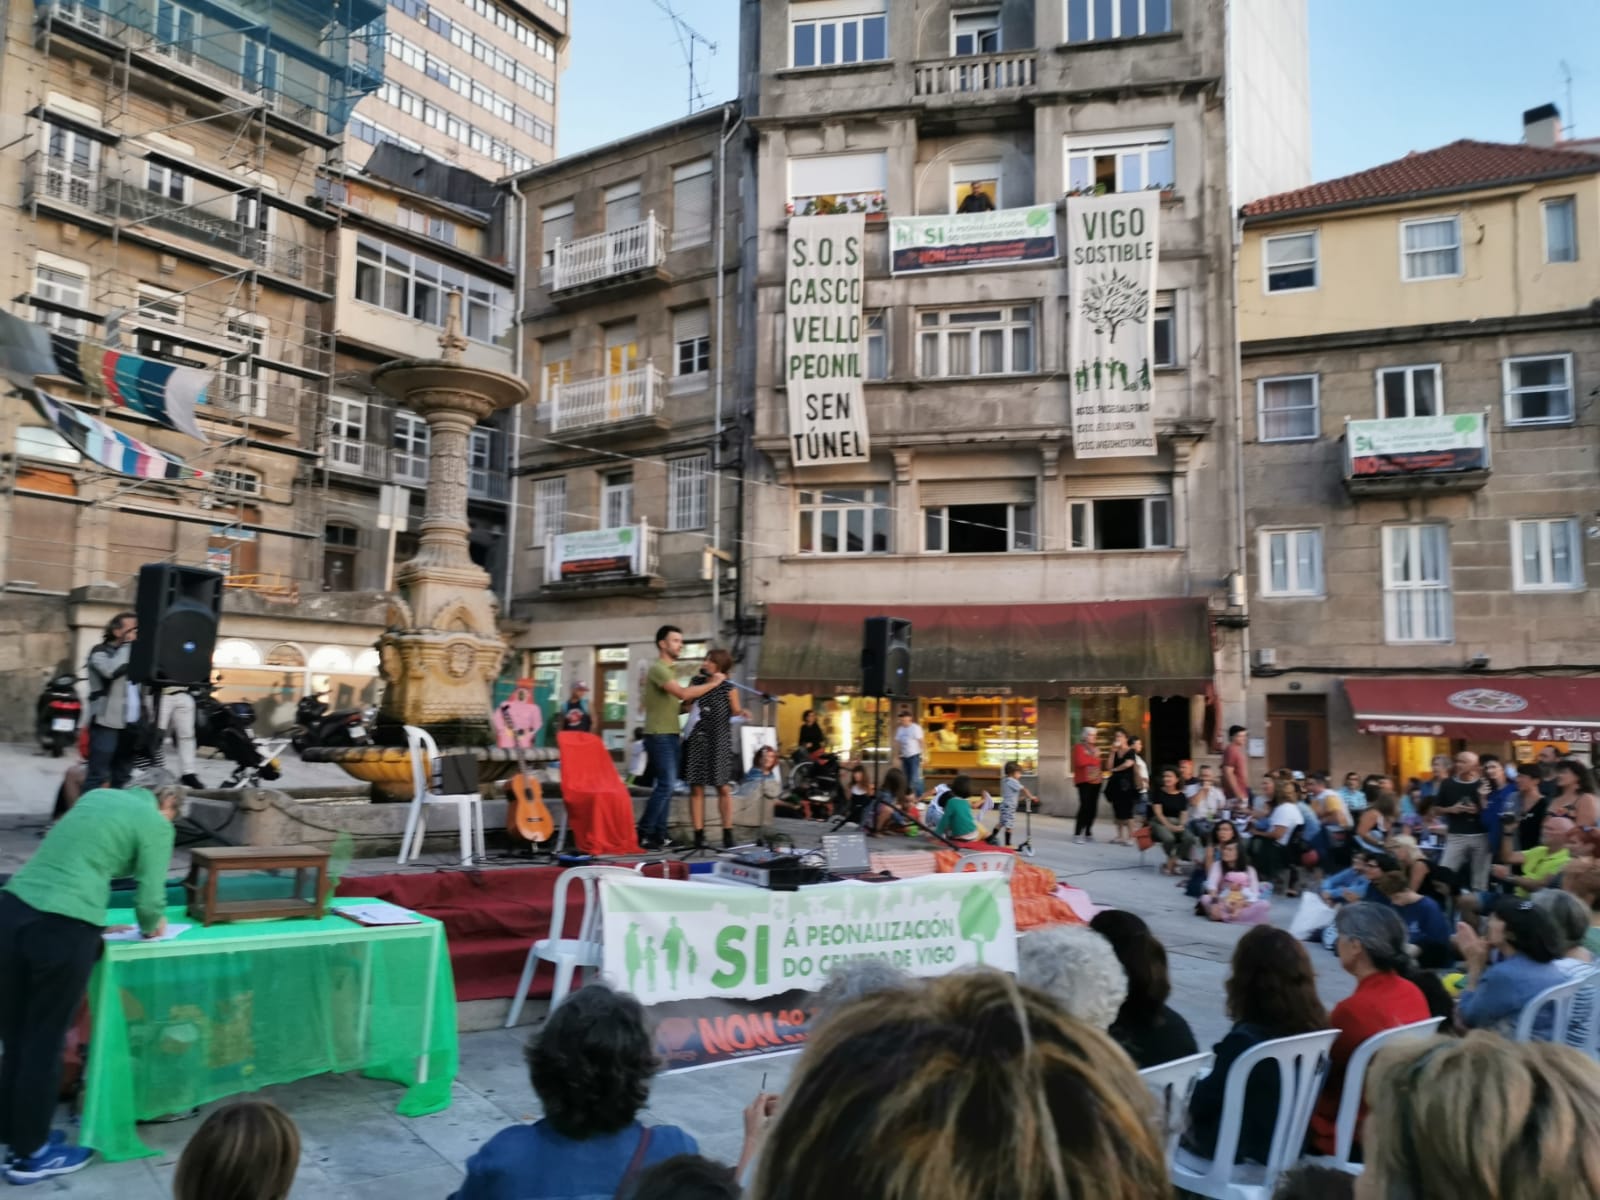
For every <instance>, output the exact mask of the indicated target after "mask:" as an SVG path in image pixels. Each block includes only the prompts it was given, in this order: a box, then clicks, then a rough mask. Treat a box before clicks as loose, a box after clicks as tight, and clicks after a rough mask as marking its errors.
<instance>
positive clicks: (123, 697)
mask: <svg viewBox="0 0 1600 1200" xmlns="http://www.w3.org/2000/svg"><path fill="white" fill-rule="evenodd" d="M138 635H139V618H138V617H137V616H136V615H135V614H133V613H131V612H122V613H118V614H117V615H116V616H114V617H112V618H111V620H109V621H107V622H106V630H105V635H104V636H103V637H102V638H101V639H100V644H99V645H98V646H96V647H95V648H94V649H93V650H91V651H89V662H88V674H89V772H88V775H87V777H86V778H85V779H84V781H83V787H84V790H85V791H93V790H94V789H95V788H98V787H105V786H106V785H107V784H108V783H109V784H110V785H111V786H112V787H116V788H120V787H123V786H125V785H126V784H127V782H128V777H129V775H130V774H132V771H133V756H134V751H135V750H136V749H137V747H138V736H139V735H138V730H139V704H140V696H139V688H138V685H137V684H135V683H133V682H131V681H130V680H129V679H128V660H129V659H130V658H131V657H132V656H133V643H134V639H135V638H137V637H138Z"/></svg>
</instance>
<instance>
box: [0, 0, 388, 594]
mask: <svg viewBox="0 0 1600 1200" xmlns="http://www.w3.org/2000/svg"><path fill="white" fill-rule="evenodd" d="M0 11H4V10H3V9H0ZM385 11H386V4H385V3H384V2H383V0H36V2H35V4H34V18H33V21H32V24H31V28H30V29H29V30H28V32H29V33H30V34H31V49H32V51H33V53H32V54H31V55H29V70H28V72H27V82H26V91H27V95H26V100H25V104H24V105H23V108H24V111H25V113H26V116H27V118H28V123H27V134H26V137H27V144H26V145H25V146H23V147H22V148H21V155H20V157H21V164H22V172H21V189H20V196H18V200H19V201H20V206H21V209H22V215H23V216H24V217H26V218H28V219H23V220H18V221H17V222H16V228H17V236H16V237H15V239H14V240H13V243H12V245H13V254H14V255H15V256H17V258H18V261H17V262H15V263H14V270H13V277H14V278H15V279H18V280H33V283H32V285H25V286H24V288H23V289H22V294H20V295H17V296H16V297H15V304H14V306H13V307H14V310H15V311H16V312H17V313H18V315H22V316H24V317H32V318H33V319H36V320H43V321H44V322H46V323H47V324H50V325H52V326H53V327H55V328H58V329H62V330H65V331H68V332H74V333H80V334H82V335H83V336H85V337H87V338H89V339H91V340H103V341H105V342H106V343H107V344H108V345H111V346H114V347H119V348H122V349H126V350H132V351H136V352H138V353H141V354H143V355H145V356H148V357H154V358H159V359H162V360H164V361H168V362H176V363H182V364H188V365H194V366H199V367H202V368H204V369H208V370H213V371H214V372H215V376H214V379H213V382H212V384H211V386H210V387H209V388H208V391H207V403H206V404H205V405H204V406H202V408H201V409H200V410H199V415H200V416H201V417H202V418H204V424H205V425H206V426H207V427H208V428H209V430H210V435H211V438H212V441H211V444H210V445H209V446H206V447H203V448H202V447H196V448H195V450H194V451H193V452H189V453H186V454H185V458H186V461H188V462H189V463H190V464H191V465H193V466H196V467H199V468H201V469H204V470H207V471H209V472H210V473H211V474H210V476H209V478H208V479H206V480H202V481H194V482H190V483H178V484H175V483H173V482H171V481H158V480H143V479H112V480H102V481H100V483H99V485H98V486H96V487H95V488H93V489H92V492H93V494H92V495H91V496H90V497H89V498H88V499H87V501H86V503H87V504H88V505H89V506H90V507H101V508H109V509H112V510H115V511H116V512H119V513H145V512H147V511H148V514H149V515H151V516H157V515H166V516H169V517H170V518H171V519H172V520H174V521H188V522H200V523H206V522H208V521H209V522H211V523H212V525H213V529H212V543H213V545H215V544H216V542H217V539H218V538H219V537H221V538H222V539H223V540H225V541H226V540H227V534H226V531H227V530H230V529H232V530H236V531H237V533H238V537H237V539H236V541H237V543H238V544H242V543H245V542H248V541H250V540H253V539H254V538H256V537H257V536H259V534H260V533H263V532H270V533H278V534H283V535H287V536H289V537H292V538H299V539H302V544H304V543H305V542H308V541H310V540H311V539H313V538H320V536H321V525H320V517H319V516H318V514H317V513H316V512H315V506H314V505H307V504H299V505H295V504H292V503H290V501H291V500H292V498H293V497H294V495H295V493H296V491H297V490H298V487H299V485H300V484H301V483H303V482H304V481H307V480H309V479H311V478H312V475H313V472H312V470H311V466H312V464H314V463H315V462H316V460H317V458H318V456H319V455H320V453H321V450H322V446H321V442H322V439H323V435H324V425H325V423H326V407H327V395H328V386H329V379H330V377H331V374H332V371H333V367H334V348H335V347H334V333H333V300H334V291H335V285H336V277H337V263H338V251H337V243H336V240H335V235H336V226H337V221H336V219H334V218H331V217H330V216H329V215H328V214H326V213H325V212H323V211H322V210H321V209H320V208H319V207H316V206H314V205H312V204H310V203H308V202H307V201H308V200H310V199H311V195H312V192H313V189H314V185H315V179H316V175H317V170H318V167H319V166H320V165H321V163H322V162H323V161H324V160H326V159H329V158H337V157H338V155H339V148H340V145H341V139H342V135H343V133H344V130H345V127H346V125H347V123H348V121H349V118H350V115H351V112H352V110H353V109H354V107H355V104H356V103H357V102H358V101H359V100H360V99H361V98H362V97H363V96H365V95H368V94H370V93H371V92H373V91H375V90H376V89H377V88H378V87H379V86H380V85H381V83H382V77H383V63H384V53H385V37H384V15H385ZM21 27H22V21H21V20H19V19H17V18H16V17H14V18H13V23H12V26H11V28H9V29H7V31H6V33H7V36H8V38H9V39H11V42H12V44H8V45H7V47H6V53H7V55H8V56H9V57H11V58H12V60H13V62H14V61H15V57H16V55H17V54H18V53H19V52H21V51H22V50H23V47H19V46H17V45H16V44H15V43H16V41H17V39H18V34H19V33H20V32H21ZM64 71H65V72H67V76H66V79H69V80H70V83H67V84H66V86H63V84H64V82H65V80H64V77H63V72H64ZM61 93H66V94H67V96H68V99H67V100H66V101H65V102H64V101H63V100H62V99H61ZM10 94H11V95H13V96H14V95H16V89H15V87H14V86H13V89H12V91H11V92H10ZM91 100H92V101H93V102H94V103H86V101H91ZM90 112H95V113H98V120H94V119H90V117H89V115H88V114H89V113H90ZM185 138H192V139H195V142H196V143H201V142H203V143H204V145H203V146H202V147H200V148H196V146H195V145H191V144H190V143H188V142H185V141H184V139H185ZM11 153H13V154H16V153H18V150H17V148H16V147H13V148H12V151H11ZM49 218H56V219H59V220H60V221H62V222H63V224H64V225H70V226H71V227H73V228H76V229H77V230H78V231H79V234H78V235H77V244H76V246H75V247H74V248H73V256H74V257H75V258H81V259H83V260H85V261H86V262H87V263H90V264H92V267H91V270H90V277H89V278H88V279H87V280H85V281H83V282H84V286H83V287H81V288H79V289H77V290H76V291H75V292H74V291H72V289H71V288H68V289H66V290H65V291H63V290H62V289H59V288H57V289H52V288H48V287H43V288H42V287H40V286H39V285H38V275H37V274H36V272H35V269H34V264H35V262H37V261H42V259H41V258H40V251H41V250H43V249H44V247H43V246H42V245H41V241H42V237H41V219H49ZM85 234H86V235H87V237H86V238H85V237H84V236H83V235H85ZM59 249H60V247H55V251H59ZM22 259H26V260H27V261H22ZM104 410H105V404H104V402H102V412H101V414H100V415H102V416H105V415H108V413H107V412H106V411H104ZM246 448H249V449H252V450H256V451H267V452H275V453H278V454H283V455H287V456H289V457H290V458H292V459H294V460H296V461H297V462H298V463H299V466H298V467H297V468H296V470H295V483H294V484H293V485H290V486H288V487H284V486H283V485H281V484H271V483H268V482H267V481H265V480H263V479H262V478H261V477H259V476H258V477H257V483H256V487H255V488H254V490H251V489H249V488H242V487H241V480H242V479H243V478H244V477H245V475H246V474H247V473H245V472H241V471H240V470H237V469H233V470H230V469H229V468H230V467H235V468H237V467H239V466H240V464H241V463H242V462H243V461H244V459H243V451H244V450H245V449H246ZM16 474H17V467H16V465H15V459H14V458H13V469H12V472H11V473H10V475H9V477H8V478H6V479H4V480H0V489H3V490H7V491H11V492H13V493H14V492H15V482H16ZM7 485H9V486H7ZM83 502H85V501H80V503H83ZM151 502H153V503H154V506H155V507H153V508H150V507H149V505H150V503H151ZM263 505H271V506H272V508H273V510H274V515H275V516H279V518H280V520H281V521H282V522H283V523H282V524H279V525H271V524H270V523H264V521H263V517H262V512H263ZM8 524H10V525H11V528H10V529H9V535H10V536H9V543H10V544H9V546H8V547H7V558H6V571H5V576H4V577H0V585H5V584H8V583H12V582H14V581H15V580H16V579H18V578H19V577H24V576H26V574H27V572H26V571H19V570H18V566H19V565H21V564H25V563H26V561H27V559H28V557H29V556H28V555H27V554H26V552H25V551H26V547H25V546H23V545H22V541H23V539H25V538H26V537H27V536H28V531H23V530H19V529H17V528H16V526H15V523H10V522H8ZM80 526H81V522H80ZM219 530H221V531H223V532H222V533H220V534H219V533H218V531H219ZM3 531H4V530H3V529H0V532H3ZM174 539H175V540H176V535H175V534H174ZM246 561H248V559H247V560H246ZM296 569H297V571H300V570H301V568H300V567H299V566H298V565H297V568H296ZM301 573H303V574H309V571H301ZM235 574H241V575H242V574H250V575H254V576H256V577H257V578H260V574H259V572H254V571H247V572H235Z"/></svg>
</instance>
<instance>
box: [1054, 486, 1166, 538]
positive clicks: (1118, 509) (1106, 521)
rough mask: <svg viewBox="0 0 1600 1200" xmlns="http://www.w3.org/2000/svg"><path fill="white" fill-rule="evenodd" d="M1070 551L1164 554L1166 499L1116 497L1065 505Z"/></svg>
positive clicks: (1076, 501) (1156, 497)
mask: <svg viewBox="0 0 1600 1200" xmlns="http://www.w3.org/2000/svg"><path fill="white" fill-rule="evenodd" d="M1068 507H1069V515H1070V516H1071V518H1072V548H1073V549H1074V550H1167V549H1170V548H1171V546H1172V498H1171V497H1170V496H1118V497H1107V498H1102V499H1093V500H1073V501H1071V502H1070V503H1069V506H1068Z"/></svg>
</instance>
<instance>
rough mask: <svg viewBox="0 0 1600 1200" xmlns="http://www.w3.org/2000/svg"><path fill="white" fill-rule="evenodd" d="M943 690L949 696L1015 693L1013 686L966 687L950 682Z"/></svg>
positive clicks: (1007, 694)
mask: <svg viewBox="0 0 1600 1200" xmlns="http://www.w3.org/2000/svg"><path fill="white" fill-rule="evenodd" d="M944 690H945V694H946V695H949V696H1014V695H1016V694H1017V693H1016V689H1015V688H1008V687H989V686H983V687H966V686H963V685H960V684H951V685H950V686H949V687H947V688H945V689H944Z"/></svg>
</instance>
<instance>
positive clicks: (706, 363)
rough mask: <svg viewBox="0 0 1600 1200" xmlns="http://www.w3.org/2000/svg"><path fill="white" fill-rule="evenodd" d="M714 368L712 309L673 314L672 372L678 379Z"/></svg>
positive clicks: (702, 373) (687, 309)
mask: <svg viewBox="0 0 1600 1200" xmlns="http://www.w3.org/2000/svg"><path fill="white" fill-rule="evenodd" d="M709 370H711V310H710V309H709V308H705V307H703V306H702V307H700V308H686V309H682V310H680V311H678V312H675V313H673V314H672V373H673V375H674V376H675V377H677V378H680V379H681V378H683V377H684V376H688V375H705V374H706V372H708V371H709Z"/></svg>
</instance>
